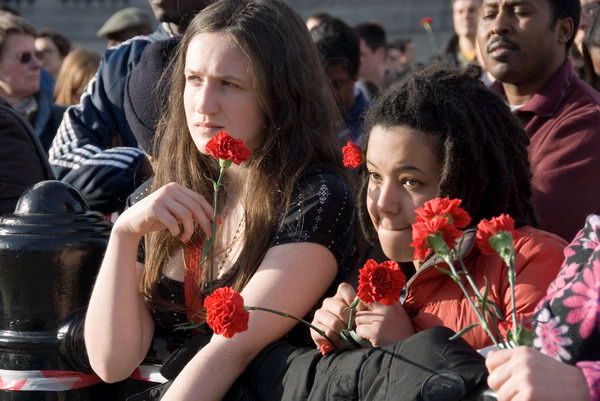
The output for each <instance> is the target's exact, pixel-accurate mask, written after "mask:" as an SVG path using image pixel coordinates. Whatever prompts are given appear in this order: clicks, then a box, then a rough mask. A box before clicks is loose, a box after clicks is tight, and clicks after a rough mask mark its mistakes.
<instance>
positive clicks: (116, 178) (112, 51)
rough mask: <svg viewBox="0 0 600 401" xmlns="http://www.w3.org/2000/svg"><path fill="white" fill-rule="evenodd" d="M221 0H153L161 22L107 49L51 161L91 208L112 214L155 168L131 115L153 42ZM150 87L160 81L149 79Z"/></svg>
mask: <svg viewBox="0 0 600 401" xmlns="http://www.w3.org/2000/svg"><path fill="white" fill-rule="evenodd" d="M214 1H215V0H149V3H150V6H151V7H152V11H153V12H154V15H155V17H156V19H158V20H159V21H160V22H161V24H160V25H159V27H158V29H156V30H155V31H154V32H153V33H152V34H150V35H147V36H137V37H135V38H133V39H130V40H127V41H125V42H123V43H121V44H120V45H117V46H115V47H111V48H109V49H107V50H106V52H105V53H104V56H103V58H102V61H101V62H100V66H99V67H98V71H97V72H96V76H95V77H94V78H93V79H92V81H91V82H90V84H89V85H88V87H87V88H86V90H85V92H84V94H83V95H82V97H81V101H80V104H78V105H75V106H71V107H69V109H68V110H67V112H66V113H65V115H64V119H63V121H62V123H61V126H60V128H59V130H58V133H57V135H56V138H55V140H54V143H53V144H52V148H51V149H50V153H49V155H50V164H51V165H52V168H53V170H54V172H55V174H56V175H57V177H58V178H59V179H60V180H62V181H64V182H67V183H69V184H71V185H73V186H74V187H76V188H77V189H78V190H79V191H80V192H81V193H82V194H83V195H84V197H85V198H86V199H87V201H88V203H89V205H90V208H91V209H93V210H97V211H100V212H102V213H105V214H109V213H112V212H115V211H119V210H121V209H123V208H124V206H125V201H126V199H127V197H128V196H129V194H131V193H132V192H133V191H134V190H135V188H136V187H137V186H138V185H139V184H141V182H142V180H143V179H145V178H147V176H148V174H149V173H150V170H149V169H148V164H147V163H146V162H145V157H144V153H143V151H142V150H141V149H140V148H139V147H138V144H137V141H136V139H135V137H134V136H133V133H132V132H131V129H130V127H129V123H128V122H127V120H126V118H125V111H124V108H123V94H124V88H125V81H126V79H127V76H128V75H129V73H130V72H131V71H132V69H133V68H134V67H135V66H136V65H137V64H138V63H139V61H140V58H141V56H142V53H143V51H144V49H145V48H146V46H148V45H149V44H150V43H153V42H156V41H159V40H164V39H167V38H169V37H172V36H175V35H180V34H182V33H183V32H184V31H185V28H186V27H187V24H188V23H189V22H190V21H191V19H192V18H193V17H194V16H195V15H196V14H197V13H198V12H199V11H201V10H202V9H204V8H205V7H206V6H208V5H209V4H211V3H213V2H214ZM148 84H149V85H155V84H156V83H153V82H149V83H148Z"/></svg>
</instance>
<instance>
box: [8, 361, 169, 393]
mask: <svg viewBox="0 0 600 401" xmlns="http://www.w3.org/2000/svg"><path fill="white" fill-rule="evenodd" d="M159 370H160V365H141V366H140V367H138V368H137V369H136V370H135V371H134V372H133V374H132V375H131V376H130V378H132V379H135V380H142V381H149V382H155V383H165V382H166V381H167V379H165V378H164V377H163V376H162V375H161V374H160V372H159ZM101 382H102V380H100V378H99V377H98V376H96V375H95V374H87V373H81V372H73V371H65V370H5V369H0V390H10V391H68V390H77V389H80V388H84V387H89V386H93V385H95V384H98V383H101Z"/></svg>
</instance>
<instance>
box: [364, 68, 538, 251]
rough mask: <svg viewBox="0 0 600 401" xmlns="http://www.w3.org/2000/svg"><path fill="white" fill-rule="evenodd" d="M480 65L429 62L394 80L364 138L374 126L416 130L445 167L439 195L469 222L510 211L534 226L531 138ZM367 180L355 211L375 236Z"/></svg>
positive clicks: (374, 108) (371, 116) (367, 231)
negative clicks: (456, 202) (455, 202)
mask: <svg viewBox="0 0 600 401" xmlns="http://www.w3.org/2000/svg"><path fill="white" fill-rule="evenodd" d="M480 71H481V70H480V69H479V68H478V67H475V66H473V67H470V68H468V69H466V70H464V69H463V70H457V69H453V68H450V67H445V66H442V65H432V66H429V67H426V68H424V69H422V70H420V71H418V72H416V73H414V74H413V75H411V77H409V78H408V79H406V80H405V81H403V82H400V83H398V84H396V85H395V86H392V87H391V88H389V89H388V90H387V91H385V92H384V93H383V94H382V95H381V96H380V97H379V98H378V99H377V100H376V101H375V103H374V104H373V105H372V106H371V108H370V109H369V111H368V112H367V115H366V117H365V132H367V133H368V134H367V137H366V140H365V143H366V144H367V145H368V143H369V135H370V132H371V130H372V129H373V128H374V127H375V126H380V127H384V128H392V127H396V126H406V127H410V128H412V129H415V130H418V131H419V132H422V133H423V136H424V137H425V138H424V139H425V140H426V141H427V142H428V143H431V144H432V146H433V147H434V154H435V155H436V156H437V158H438V160H439V161H440V164H441V166H442V171H441V175H440V184H439V188H438V193H437V196H439V197H450V198H460V199H462V202H463V203H462V206H463V207H464V208H465V209H466V210H467V211H468V212H469V214H470V215H471V217H472V218H473V224H477V223H478V222H479V221H480V220H481V219H483V218H488V219H489V218H491V217H493V216H497V215H499V214H501V213H509V214H510V215H511V216H512V217H513V218H514V219H515V221H517V222H520V224H521V225H522V224H525V223H527V224H532V225H535V224H536V218H535V214H534V210H533V206H532V203H531V194H532V190H531V182H530V181H531V173H530V170H529V161H528V159H527V145H528V144H529V138H528V136H527V134H526V133H525V131H524V130H523V129H522V128H521V126H520V124H519V122H518V121H517V120H516V118H515V117H514V116H513V115H512V114H511V112H510V109H509V107H508V106H507V105H506V104H505V103H504V101H503V100H502V99H501V98H500V97H499V96H497V95H495V94H494V93H492V92H491V91H490V90H488V89H487V88H486V87H485V85H484V84H483V83H482V82H481V81H480V80H479V75H480ZM367 182H368V180H367V176H366V174H364V176H363V179H362V187H361V190H360V194H359V197H358V198H359V199H358V202H359V206H358V209H359V217H360V221H361V224H362V227H363V230H364V231H365V234H366V236H367V238H368V239H370V240H371V241H373V240H374V239H375V238H376V234H375V232H374V229H373V227H372V224H371V221H370V219H369V215H368V212H367V210H366V192H367Z"/></svg>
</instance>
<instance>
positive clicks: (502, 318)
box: [488, 299, 506, 321]
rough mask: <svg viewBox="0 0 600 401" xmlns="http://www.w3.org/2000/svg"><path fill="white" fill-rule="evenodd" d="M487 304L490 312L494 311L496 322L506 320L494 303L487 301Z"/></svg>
mask: <svg viewBox="0 0 600 401" xmlns="http://www.w3.org/2000/svg"><path fill="white" fill-rule="evenodd" d="M488 304H489V305H490V306H491V307H492V310H493V311H494V315H496V317H497V318H498V320H501V321H502V320H506V316H504V313H502V311H501V310H500V308H499V307H498V305H496V303H495V302H494V301H491V300H489V299H488Z"/></svg>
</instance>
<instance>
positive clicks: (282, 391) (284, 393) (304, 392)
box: [128, 327, 495, 401]
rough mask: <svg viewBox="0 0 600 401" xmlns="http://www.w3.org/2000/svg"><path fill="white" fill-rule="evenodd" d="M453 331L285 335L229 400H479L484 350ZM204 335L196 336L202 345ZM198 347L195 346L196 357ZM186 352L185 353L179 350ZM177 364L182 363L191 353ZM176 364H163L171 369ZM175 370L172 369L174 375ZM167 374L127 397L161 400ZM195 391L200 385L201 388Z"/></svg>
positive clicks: (256, 361)
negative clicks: (320, 345)
mask: <svg viewBox="0 0 600 401" xmlns="http://www.w3.org/2000/svg"><path fill="white" fill-rule="evenodd" d="M453 334H454V332H453V331H452V330H450V329H448V328H445V327H435V328H432V329H429V330H425V331H422V332H419V333H417V334H415V335H413V336H411V337H409V338H408V339H406V340H404V341H401V342H399V343H396V344H393V345H389V346H386V347H380V348H370V349H359V350H354V351H341V352H332V353H330V354H328V355H326V356H322V355H321V354H320V353H319V352H318V351H317V350H315V349H310V348H298V347H294V346H292V345H289V344H287V343H284V342H277V343H274V344H272V345H270V346H268V347H267V348H265V349H264V350H263V351H262V352H261V353H260V354H259V355H258V356H257V357H256V358H255V359H254V361H253V362H252V363H251V364H250V366H248V368H247V369H246V371H245V373H244V374H243V375H242V376H241V377H240V378H239V379H238V381H237V382H236V383H235V385H234V386H233V387H232V388H231V390H230V391H229V393H228V394H227V396H226V397H225V399H224V400H225V401H233V400H238V401H259V400H260V401H340V400H344V401H386V400H394V401H423V400H424V401H459V400H464V401H475V400H488V399H495V398H493V397H491V398H486V397H488V396H487V395H483V394H482V393H484V392H485V391H486V389H487V386H486V383H485V380H486V377H487V370H486V368H485V361H484V358H483V357H482V356H481V355H479V353H478V352H477V351H475V350H474V349H473V348H472V347H471V346H469V345H468V344H467V343H466V342H465V341H463V340H462V339H458V340H456V341H449V340H448V338H449V337H450V336H452V335H453ZM204 343H205V342H203V341H198V343H197V344H196V345H199V346H202V345H203V344H204ZM197 351H198V349H197V348H196V349H193V350H192V349H190V352H189V355H187V357H186V358H184V359H187V358H188V357H189V359H191V358H192V357H193V355H194V354H195V353H196V352H197ZM181 356H182V357H183V355H181ZM182 362H183V363H179V364H178V368H179V369H180V368H182V367H183V366H185V363H187V362H186V361H182ZM172 373H177V372H163V374H164V375H165V376H166V377H168V378H172V376H171V375H170V374H172ZM169 376H171V377H169ZM169 385H170V382H169V383H167V384H166V385H160V386H157V387H156V388H154V389H152V390H150V391H147V392H145V393H143V394H139V395H137V396H133V397H131V398H128V401H152V400H159V399H160V398H161V397H162V396H163V395H164V393H165V392H166V389H168V386H169ZM198 391H202V390H201V389H199V390H198Z"/></svg>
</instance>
